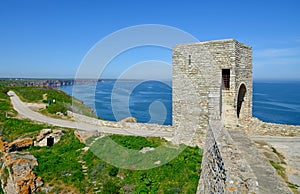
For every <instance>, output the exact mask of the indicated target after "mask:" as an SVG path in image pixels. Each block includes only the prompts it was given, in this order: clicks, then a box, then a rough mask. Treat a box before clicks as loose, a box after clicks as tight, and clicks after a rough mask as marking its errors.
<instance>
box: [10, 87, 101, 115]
mask: <svg viewBox="0 0 300 194" xmlns="http://www.w3.org/2000/svg"><path fill="white" fill-rule="evenodd" d="M10 89H11V90H13V91H15V92H16V93H17V95H18V96H19V97H20V98H21V99H22V100H23V101H24V102H35V103H47V104H48V101H49V100H53V99H55V103H51V104H50V105H47V108H46V110H45V111H42V113H50V114H55V113H57V112H61V113H63V114H65V115H66V112H67V110H70V111H73V112H75V113H79V114H83V115H86V116H89V117H94V118H97V116H96V115H95V113H94V112H93V110H92V109H91V108H90V107H88V106H86V105H85V104H83V102H82V101H80V100H78V99H75V98H72V97H71V96H69V95H68V94H66V93H65V92H63V91H61V90H58V89H54V88H51V87H12V88H10ZM45 94H47V95H46V96H47V100H45V99H43V95H45Z"/></svg>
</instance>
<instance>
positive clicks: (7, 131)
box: [0, 118, 49, 142]
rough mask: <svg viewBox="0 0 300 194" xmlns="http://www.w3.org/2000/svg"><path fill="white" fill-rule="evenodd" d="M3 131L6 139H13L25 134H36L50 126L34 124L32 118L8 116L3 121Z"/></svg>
mask: <svg viewBox="0 0 300 194" xmlns="http://www.w3.org/2000/svg"><path fill="white" fill-rule="evenodd" d="M1 128H2V129H1V131H0V133H2V135H3V138H4V139H5V140H6V141H9V142H11V141H13V140H15V139H17V138H19V137H21V136H23V135H30V136H35V135H37V134H38V132H39V131H40V130H41V129H44V128H49V126H47V125H43V124H34V123H33V122H32V121H30V120H19V119H15V118H8V119H5V120H3V121H2V126H1Z"/></svg>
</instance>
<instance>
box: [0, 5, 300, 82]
mask: <svg viewBox="0 0 300 194" xmlns="http://www.w3.org/2000/svg"><path fill="white" fill-rule="evenodd" d="M299 10H300V1H299V0H285V1H282V0H245V1H241V0H235V1H234V0H206V1H204V0H185V1H183V0H172V1H171V0H151V1H146V0H119V1H116V0H0V68H1V70H0V77H35V78H38V77H48V78H50V77H52V78H73V77H74V76H75V74H76V71H77V69H78V67H79V65H80V63H81V61H82V59H83V57H84V56H85V55H86V53H87V52H88V51H89V49H90V48H91V47H92V46H93V45H94V44H96V43H97V42H98V41H99V40H101V39H103V38H104V37H106V36H107V35H109V34H110V33H113V32H115V31H117V30H120V29H122V28H125V27H129V26H133V25H139V24H163V25H170V26H173V27H176V28H179V29H182V30H184V31H186V32H188V33H190V34H192V35H193V36H195V37H196V38H198V39H199V40H200V41H205V40H214V39H224V38H234V39H236V40H238V41H240V42H242V43H245V44H248V45H250V46H252V47H253V76H254V80H259V79H273V80H274V79H279V80H280V79H289V80H290V79H292V80H300V11H299ZM146 50H147V49H145V50H144V51H143V53H146ZM151 53H152V54H149V56H148V57H146V58H151V57H152V56H153V55H156V54H153V52H151ZM164 53H165V54H160V51H159V52H158V54H157V55H161V56H155V57H156V58H157V57H158V58H159V57H161V58H162V59H166V60H171V52H164ZM133 56H134V55H133ZM135 56H137V55H135ZM115 61H116V62H115V66H114V67H112V68H111V71H108V70H107V72H106V76H107V77H110V76H111V77H114V76H116V74H118V73H116V72H118V71H120V72H121V71H123V70H122V65H123V66H124V64H125V63H126V62H125V61H124V64H122V63H123V61H122V60H115ZM127 63H128V62H127ZM118 65H119V66H118ZM125 66H126V65H125ZM127 66H128V64H127ZM123 68H124V67H123ZM108 69H109V68H108ZM141 73H143V72H140V74H141ZM146 74H149V71H145V76H146Z"/></svg>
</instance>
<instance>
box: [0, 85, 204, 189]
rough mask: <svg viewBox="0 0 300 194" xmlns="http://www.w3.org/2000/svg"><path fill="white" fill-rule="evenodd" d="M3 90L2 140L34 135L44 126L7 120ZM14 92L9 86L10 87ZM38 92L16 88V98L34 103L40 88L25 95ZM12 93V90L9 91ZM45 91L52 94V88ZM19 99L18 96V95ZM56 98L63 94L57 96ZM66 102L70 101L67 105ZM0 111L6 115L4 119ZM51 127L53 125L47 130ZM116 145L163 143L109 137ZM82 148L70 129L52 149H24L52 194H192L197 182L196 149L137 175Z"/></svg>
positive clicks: (11, 113) (10, 114) (0, 107)
mask: <svg viewBox="0 0 300 194" xmlns="http://www.w3.org/2000/svg"><path fill="white" fill-rule="evenodd" d="M8 89H12V88H5V87H0V133H1V134H2V135H3V138H4V139H7V140H8V141H12V140H14V139H16V138H18V137H23V136H30V137H34V136H36V135H37V133H38V131H39V130H40V129H42V128H48V127H49V126H46V125H41V124H35V123H33V122H32V121H29V120H19V119H16V118H11V117H13V116H15V115H16V112H15V111H14V110H13V109H12V107H11V104H10V100H9V97H8V96H7V95H6V92H7V91H8ZM13 89H14V90H15V88H13ZM37 90H40V89H38V88H30V89H27V88H26V89H22V88H19V89H17V91H19V93H18V94H19V95H20V96H21V98H23V100H24V99H25V97H24V96H26V99H27V100H28V101H31V102H33V101H40V100H41V98H42V95H43V92H44V91H45V90H41V91H42V92H40V93H39V94H36V95H31V94H30V95H29V94H25V93H27V92H30V91H37ZM15 91H16V90H15ZM46 91H47V94H48V92H49V91H51V92H49V93H50V95H49V94H48V95H49V96H51V95H52V90H46ZM55 92H57V90H53V95H54V98H56V99H65V101H64V102H68V100H70V98H69V97H65V96H64V95H65V94H57V95H56V94H55ZM22 94H23V95H24V96H23V95H22ZM59 95H63V96H62V97H61V98H60V97H58V96H59ZM69 102H70V101H69ZM6 113H8V117H10V118H6ZM52 128H53V127H52ZM111 138H112V139H113V140H114V141H115V142H117V143H118V144H120V145H122V146H124V147H127V148H130V149H136V150H139V149H141V148H142V147H148V146H149V147H157V146H159V145H161V144H162V143H165V141H163V140H161V139H160V138H143V137H128V136H116V135H114V136H111ZM84 146H85V145H84V144H82V143H80V142H79V141H78V140H77V139H76V138H75V136H74V134H73V130H69V129H65V135H64V136H63V138H62V139H61V141H60V142H59V143H58V144H56V145H54V146H53V147H43V148H37V147H32V148H30V149H29V151H31V152H32V153H33V154H34V155H35V157H36V158H37V159H38V162H39V166H38V167H36V168H35V173H36V174H37V175H39V176H41V177H42V179H43V180H44V181H45V184H46V185H49V186H50V187H52V188H53V193H56V192H57V193H66V192H71V191H72V192H75V193H93V192H94V189H95V188H94V187H95V185H94V184H92V182H93V181H95V182H94V183H97V184H98V185H99V187H98V188H97V189H98V190H101V192H102V193H116V192H121V193H124V192H130V193H195V190H196V188H197V184H198V178H199V171H200V166H201V160H202V153H201V150H200V149H199V148H191V147H187V148H186V150H184V151H183V152H182V153H181V154H180V155H179V156H178V157H176V158H175V159H173V160H172V161H171V162H169V163H167V164H165V165H163V166H160V167H158V168H153V169H150V170H144V171H137V170H125V169H118V168H116V167H114V166H112V165H110V164H108V163H106V162H104V161H102V160H101V159H99V158H98V157H96V156H95V155H94V154H93V153H92V152H90V151H87V152H85V153H84V152H82V151H81V150H80V148H82V147H84ZM80 159H83V160H85V161H86V165H87V166H88V177H84V174H83V173H82V171H81V165H80V163H79V162H78V160H80Z"/></svg>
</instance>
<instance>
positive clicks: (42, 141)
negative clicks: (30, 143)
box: [34, 129, 63, 147]
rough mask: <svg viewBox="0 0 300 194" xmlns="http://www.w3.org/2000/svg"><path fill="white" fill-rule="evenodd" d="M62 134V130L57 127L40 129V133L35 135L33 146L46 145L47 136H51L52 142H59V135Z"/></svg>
mask: <svg viewBox="0 0 300 194" xmlns="http://www.w3.org/2000/svg"><path fill="white" fill-rule="evenodd" d="M62 135H63V132H62V130H59V129H54V130H52V129H42V130H41V131H40V134H39V135H38V136H37V137H36V141H34V145H35V146H40V147H43V146H47V144H48V138H53V144H56V143H57V142H59V140H60V138H61V136H62Z"/></svg>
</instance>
